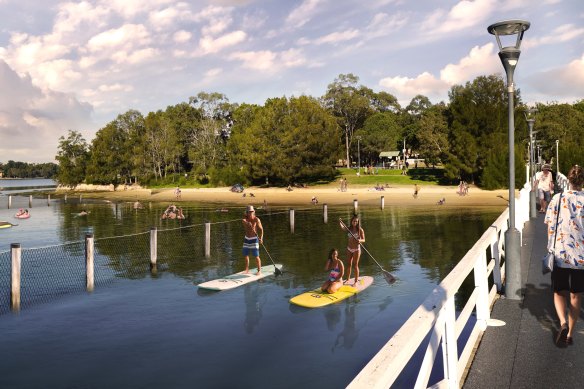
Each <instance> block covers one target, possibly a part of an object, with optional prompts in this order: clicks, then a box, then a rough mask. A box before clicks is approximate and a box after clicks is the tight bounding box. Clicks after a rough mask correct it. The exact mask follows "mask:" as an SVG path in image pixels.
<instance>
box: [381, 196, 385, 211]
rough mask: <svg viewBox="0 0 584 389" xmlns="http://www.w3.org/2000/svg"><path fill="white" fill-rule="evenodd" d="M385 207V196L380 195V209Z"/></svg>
mask: <svg viewBox="0 0 584 389" xmlns="http://www.w3.org/2000/svg"><path fill="white" fill-rule="evenodd" d="M384 208H385V196H381V209H382V210H383V209H384Z"/></svg>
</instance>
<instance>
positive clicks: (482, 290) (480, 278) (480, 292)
mask: <svg viewBox="0 0 584 389" xmlns="http://www.w3.org/2000/svg"><path fill="white" fill-rule="evenodd" d="M474 282H475V288H476V289H477V301H476V312H477V324H478V326H479V328H480V329H481V330H482V331H484V330H486V329H487V321H488V320H489V318H490V317H491V314H490V312H489V283H488V276H487V255H486V253H485V252H483V253H482V254H481V255H480V256H479V258H478V260H477V262H476V263H475V266H474Z"/></svg>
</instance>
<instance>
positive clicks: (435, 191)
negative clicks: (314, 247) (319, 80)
mask: <svg viewBox="0 0 584 389" xmlns="http://www.w3.org/2000/svg"><path fill="white" fill-rule="evenodd" d="M419 188H420V189H419V194H418V197H417V198H414V196H413V193H414V187H413V186H410V185H401V186H400V185H394V186H390V187H387V188H385V189H384V190H381V191H379V190H375V189H374V188H372V187H368V186H357V185H353V186H352V187H349V188H348V190H347V191H346V192H341V191H340V190H339V188H338V187H337V186H336V185H335V186H322V187H308V188H293V190H292V191H287V190H286V188H260V187H249V188H246V189H245V190H244V192H242V193H235V192H231V191H230V187H221V188H181V196H180V198H179V199H177V198H176V196H175V189H174V188H167V189H141V188H140V189H139V188H129V189H127V190H118V191H111V190H109V191H103V190H101V191H100V190H87V189H86V190H67V189H58V190H57V191H55V192H54V193H55V194H57V195H59V196H61V195H64V194H68V195H71V194H75V195H83V197H86V198H93V199H105V200H109V201H132V202H134V201H140V202H160V203H177V204H178V203H181V202H202V203H208V204H217V205H226V204H231V205H241V206H245V205H253V206H262V205H264V201H265V202H266V204H267V205H278V206H287V205H306V206H308V205H315V204H313V203H312V201H311V200H312V198H313V197H316V198H317V199H318V204H316V205H318V206H322V205H323V204H327V205H353V202H354V200H357V201H358V203H359V205H376V206H377V205H380V204H381V197H382V196H383V201H384V204H385V205H388V206H391V205H399V206H430V205H432V206H444V207H452V206H457V207H475V206H496V207H501V208H504V207H506V206H507V197H508V192H509V191H508V190H507V189H500V190H482V189H478V188H476V187H471V188H470V190H469V194H468V195H466V196H460V195H458V194H457V193H456V191H457V189H458V188H457V187H456V186H434V185H428V186H422V185H421V186H419ZM244 195H245V197H244ZM442 199H444V200H445V201H444V203H443V204H442V205H439V204H438V202H439V201H440V200H442Z"/></svg>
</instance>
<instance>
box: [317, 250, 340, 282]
mask: <svg viewBox="0 0 584 389" xmlns="http://www.w3.org/2000/svg"><path fill="white" fill-rule="evenodd" d="M324 270H325V271H328V272H330V273H329V275H328V278H327V280H326V281H325V282H324V284H322V286H321V287H320V288H321V289H322V291H323V292H329V293H335V292H336V291H337V290H339V288H340V287H341V286H343V275H344V274H345V266H344V265H343V261H341V260H340V259H339V252H338V250H337V249H332V250H331V251H330V252H329V256H328V259H327V260H326V265H325V266H324Z"/></svg>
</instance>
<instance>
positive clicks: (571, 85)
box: [528, 54, 584, 102]
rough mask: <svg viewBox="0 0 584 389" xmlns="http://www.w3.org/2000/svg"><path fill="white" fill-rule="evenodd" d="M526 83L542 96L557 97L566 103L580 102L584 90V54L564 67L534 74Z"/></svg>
mask: <svg viewBox="0 0 584 389" xmlns="http://www.w3.org/2000/svg"><path fill="white" fill-rule="evenodd" d="M528 81H529V83H530V85H531V86H532V87H533V88H534V89H535V90H536V91H537V92H540V93H542V94H545V95H551V96H557V98H558V99H559V98H563V100H567V101H568V102H573V101H576V100H581V99H582V90H584V54H583V55H582V57H580V58H578V59H576V60H573V61H571V62H569V63H568V64H567V65H565V66H561V67H557V68H555V69H550V70H547V71H544V72H540V73H537V74H534V75H532V76H531V77H529V79H528Z"/></svg>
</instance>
